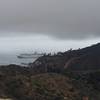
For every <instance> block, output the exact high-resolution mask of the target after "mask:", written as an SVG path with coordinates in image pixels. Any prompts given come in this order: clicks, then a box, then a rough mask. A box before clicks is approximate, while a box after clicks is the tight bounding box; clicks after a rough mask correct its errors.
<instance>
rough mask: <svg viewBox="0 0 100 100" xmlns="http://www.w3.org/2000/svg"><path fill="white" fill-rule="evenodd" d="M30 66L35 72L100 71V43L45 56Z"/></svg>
mask: <svg viewBox="0 0 100 100" xmlns="http://www.w3.org/2000/svg"><path fill="white" fill-rule="evenodd" d="M30 66H31V67H32V68H33V69H34V70H35V72H37V69H38V72H58V73H59V72H61V71H63V70H65V69H67V70H70V71H87V70H89V71H92V70H99V69H100V43H98V44H95V45H92V46H89V47H86V48H82V49H78V50H69V51H66V52H64V53H62V52H59V53H57V54H55V55H44V56H42V57H40V58H39V59H37V60H36V61H35V62H34V63H32V64H30Z"/></svg>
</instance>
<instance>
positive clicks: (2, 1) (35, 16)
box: [0, 0, 100, 48]
mask: <svg viewBox="0 0 100 100" xmlns="http://www.w3.org/2000/svg"><path fill="white" fill-rule="evenodd" d="M28 35H29V36H31V37H33V39H32V40H31V42H34V41H35V40H34V39H35V38H34V37H35V36H36V35H37V36H39V37H41V36H42V37H41V38H42V39H40V41H41V42H40V45H41V43H44V38H45V37H49V39H48V41H53V40H54V41H56V42H54V41H53V43H55V44H56V45H57V43H58V44H59V42H60V41H63V40H65V41H67V42H68V41H71V43H72V42H73V43H74V41H76V40H77V41H80V42H81V40H82V41H85V40H86V41H90V40H92V39H93V40H95V41H96V42H99V39H97V38H99V37H100V0H0V37H1V38H3V43H4V44H2V45H4V46H5V44H7V43H8V44H7V45H8V46H11V41H10V40H12V38H14V37H15V38H17V39H18V37H20V38H21V39H22V41H24V40H25V38H26V37H27V36H28ZM43 36H44V37H43ZM4 37H5V39H6V40H5V39H4ZM8 38H9V39H10V40H9V39H8ZM7 39H8V40H9V41H8V40H7ZM58 40H59V42H57V41H58ZM97 40H98V41H97ZM1 41H2V39H1ZM25 41H26V40H25ZM27 41H28V39H27ZM46 41H47V40H46ZM46 41H45V42H46ZM20 42H21V41H20ZM20 42H17V43H14V41H13V43H14V44H15V46H18V45H20ZM67 42H66V43H67ZM24 43H25V42H24ZM36 43H37V42H36ZM46 43H47V45H48V43H49V42H46ZM50 43H51V42H50ZM60 43H62V42H60ZM64 43H65V42H64ZM71 43H70V46H69V47H71V46H75V45H71ZM77 43H78V42H77ZM77 43H76V44H77ZM93 43H95V42H93ZM62 44H63V43H62ZM62 44H61V45H62ZM89 44H90V43H89ZM22 45H23V44H22ZM28 45H30V43H29V44H28ZM40 45H39V46H40ZM47 45H45V46H47ZM0 46H1V45H0ZM1 47H2V46H1ZM13 47H14V46H13ZM58 47H59V46H58ZM76 47H77V46H76ZM59 48H60V47H59Z"/></svg>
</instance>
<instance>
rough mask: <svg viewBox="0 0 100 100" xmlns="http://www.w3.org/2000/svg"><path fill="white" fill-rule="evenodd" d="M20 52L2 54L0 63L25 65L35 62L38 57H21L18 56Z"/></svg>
mask: <svg viewBox="0 0 100 100" xmlns="http://www.w3.org/2000/svg"><path fill="white" fill-rule="evenodd" d="M17 55H18V54H0V65H9V64H17V65H23V64H28V63H32V62H34V61H35V60H36V59H34V58H28V59H19V58H17Z"/></svg>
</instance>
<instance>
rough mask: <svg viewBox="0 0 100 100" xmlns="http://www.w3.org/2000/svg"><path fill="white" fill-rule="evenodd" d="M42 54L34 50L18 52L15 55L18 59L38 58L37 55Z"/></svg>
mask: <svg viewBox="0 0 100 100" xmlns="http://www.w3.org/2000/svg"><path fill="white" fill-rule="evenodd" d="M41 56H43V53H37V52H34V53H30V54H29V53H23V54H20V55H18V56H17V58H19V59H24V58H26V59H28V58H38V57H41Z"/></svg>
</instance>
